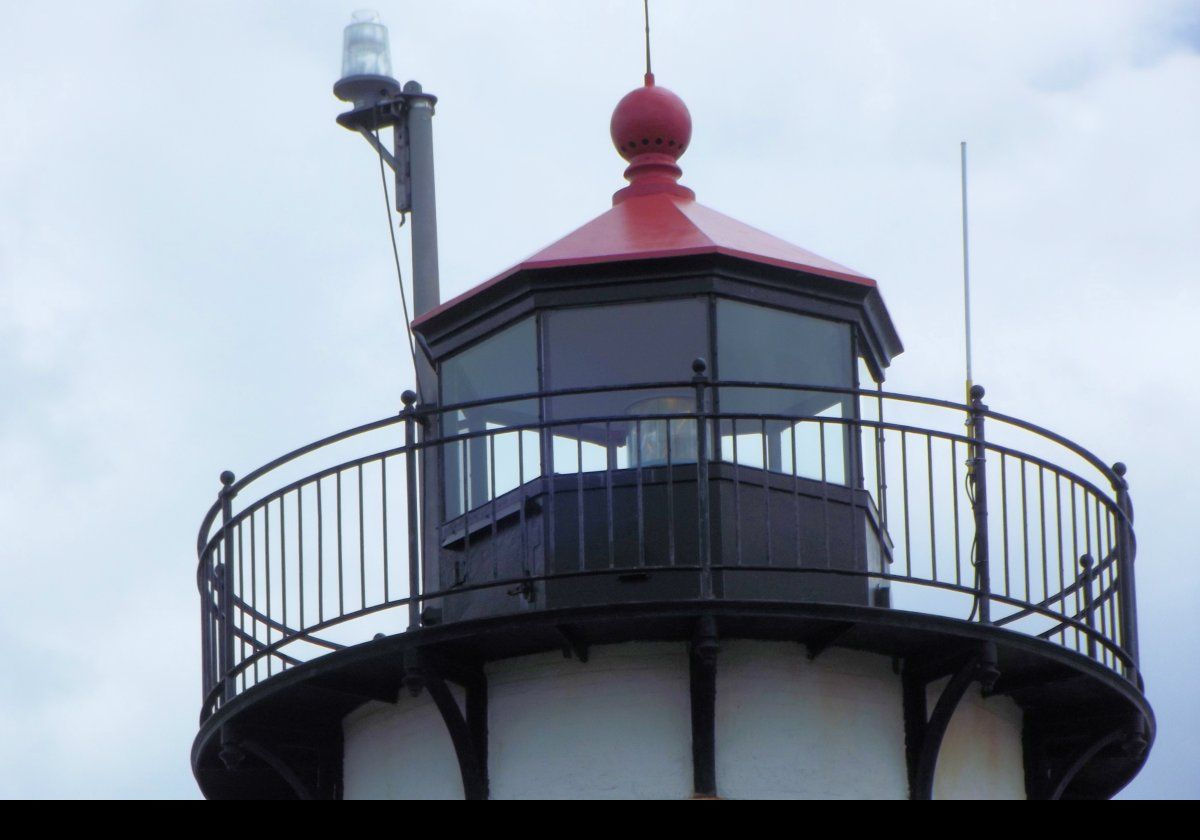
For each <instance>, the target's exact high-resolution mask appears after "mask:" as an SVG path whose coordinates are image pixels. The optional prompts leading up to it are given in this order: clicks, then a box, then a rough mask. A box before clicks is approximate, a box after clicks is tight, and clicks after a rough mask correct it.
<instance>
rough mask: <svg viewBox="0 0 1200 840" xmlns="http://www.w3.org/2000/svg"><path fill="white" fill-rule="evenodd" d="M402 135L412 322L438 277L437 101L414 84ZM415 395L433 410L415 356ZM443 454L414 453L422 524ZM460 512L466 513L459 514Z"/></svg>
mask: <svg viewBox="0 0 1200 840" xmlns="http://www.w3.org/2000/svg"><path fill="white" fill-rule="evenodd" d="M404 99H405V103H406V108H405V112H404V130H405V134H406V135H407V137H408V144H409V155H408V157H409V172H410V186H411V192H412V223H411V224H410V225H409V235H410V237H411V239H410V241H411V243H412V276H413V317H419V316H421V315H424V314H425V313H426V312H429V311H430V310H431V309H433V308H435V307H436V306H437V305H438V304H439V303H440V302H441V290H440V280H439V272H438V235H437V198H436V190H435V187H434V168H433V114H434V105H435V103H436V102H437V99H436V97H434V96H431V95H430V94H427V93H424V92H423V91H422V89H421V85H420V84H419V83H417V82H406V83H405V85H404ZM416 367H417V389H416V390H417V392H418V393H419V394H420V395H421V396H420V400H421V404H422V406H423V407H425V408H428V407H430V406H432V405H434V404H435V403H436V402H437V400H438V399H439V389H438V376H437V371H436V370H434V368H433V365H432V364H431V363H430V361H429V359H428V357H427V356H426V355H425V353H424V352H419V353H417V365H416ZM418 433H419V435H420V438H421V440H425V439H426V438H427V437H428V436H429V435H430V434H431V433H435V432H433V430H432V429H430V428H427V427H426V425H425V424H421V426H420V427H419V429H418ZM442 455H444V450H442V449H439V448H436V447H432V446H426V447H421V449H420V451H419V457H418V461H419V467H420V473H421V475H420V485H421V494H420V500H421V518H422V520H423V521H425V522H437V521H439V519H440V515H441V511H440V510H439V500H440V498H441V494H440V492H439V486H438V485H439V482H440V481H441V456H442ZM464 513H465V510H464ZM423 536H424V543H423V548H424V554H423V559H424V562H425V563H427V564H428V565H427V566H426V567H425V568H424V569H423V570H422V573H423V574H424V580H425V585H426V588H428V589H431V590H440V589H444V588H445V587H444V586H443V585H442V582H441V580H440V570H439V569H438V556H439V553H440V552H439V549H440V546H439V545H438V529H437V528H426V529H424V532H423Z"/></svg>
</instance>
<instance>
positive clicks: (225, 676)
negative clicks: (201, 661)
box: [219, 470, 237, 702]
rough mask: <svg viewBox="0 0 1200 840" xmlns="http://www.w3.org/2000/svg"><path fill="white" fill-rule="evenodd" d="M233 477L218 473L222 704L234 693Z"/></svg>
mask: <svg viewBox="0 0 1200 840" xmlns="http://www.w3.org/2000/svg"><path fill="white" fill-rule="evenodd" d="M234 478H235V476H234V474H233V473H232V472H230V471H229V470H225V472H223V473H221V491H220V494H219V495H220V499H221V540H222V548H221V561H222V562H221V600H220V604H221V659H220V662H221V681H222V684H223V692H222V693H223V696H224V700H225V702H229V701H230V700H232V699H233V698H234V695H235V694H236V693H237V686H236V683H235V682H234V681H233V680H231V679H229V674H230V672H231V671H233V639H234V632H233V613H234V609H233V526H232V525H231V524H230V521H231V520H232V519H233V497H234V496H236V495H237V493H236V491H234V490H232V489H231V488H232V486H233V482H234Z"/></svg>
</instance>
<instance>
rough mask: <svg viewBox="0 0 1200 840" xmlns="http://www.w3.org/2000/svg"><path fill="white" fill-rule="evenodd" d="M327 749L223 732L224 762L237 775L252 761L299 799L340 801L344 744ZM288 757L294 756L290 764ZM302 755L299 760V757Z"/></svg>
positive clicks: (229, 731)
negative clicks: (290, 744)
mask: <svg viewBox="0 0 1200 840" xmlns="http://www.w3.org/2000/svg"><path fill="white" fill-rule="evenodd" d="M336 740H337V743H330V744H327V745H325V746H324V747H322V746H320V745H318V746H317V747H316V748H315V749H314V746H313V745H312V744H308V743H306V744H302V745H296V746H295V747H288V746H287V745H275V744H269V743H267V742H265V741H263V740H261V739H258V738H244V737H241V736H240V735H239V734H238V733H236V732H234V731H232V730H229V729H228V728H226V729H224V730H222V732H221V742H222V745H221V752H220V757H221V762H222V763H223V764H224V765H225V769H226V770H229V771H231V772H234V773H236V772H237V771H239V770H242V769H246V768H247V767H248V765H247V761H248V759H250V757H253V758H255V759H257V760H258V762H261V763H262V764H265V765H266V766H267V767H269V768H270V769H271V770H273V771H274V772H275V773H276V774H277V775H278V776H279V778H280V779H281V780H282V781H283V782H284V784H286V785H287V787H288V788H289V789H290V790H291V791H292V793H293V794H294V795H295V796H296V798H297V799H301V800H313V799H338V798H340V797H341V762H342V755H341V740H340V738H338V739H336ZM285 753H291V754H292V757H293V760H289V758H288V757H287V755H285ZM297 753H298V754H299V760H295V759H296V754H297Z"/></svg>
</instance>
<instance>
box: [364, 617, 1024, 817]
mask: <svg viewBox="0 0 1200 840" xmlns="http://www.w3.org/2000/svg"><path fill="white" fill-rule="evenodd" d="M486 673H487V678H488V774H489V783H490V791H491V796H492V798H494V799H571V798H614V799H627V798H656V799H680V798H686V797H689V796H691V793H692V754H691V706H690V694H689V672H688V648H687V645H686V644H684V643H670V642H664V643H631V644H624V645H610V646H603V647H593V648H592V650H591V655H590V657H589V661H588V662H586V663H581V662H578V661H576V660H574V659H564V658H563V657H562V655H561V654H559V653H547V654H539V655H535V656H525V657H518V658H514V659H509V660H503V661H500V662H495V663H492V664H490V665H489V666H488V667H487V669H486ZM940 687H941V686H940V684H935V685H934V686H931V688H930V708H931V709H932V707H933V704H934V703H935V702H936V699H937V693H936V692H937V690H939V689H940ZM716 696H717V705H716V760H717V789H718V792H719V794H720V795H721V796H722V797H727V798H731V799H755V798H758V799H777V798H780V799H781V798H829V799H834V798H836V799H904V798H907V797H908V779H907V773H906V769H905V751H904V714H903V706H902V695H901V682H900V677H899V676H898V675H897V674H896V673H894V671H893V668H892V661H891V659H890V658H888V657H884V656H878V655H873V654H866V653H857V652H852V651H845V650H839V649H831V650H828V651H826V652H824V653H822V654H821V655H820V656H819V657H817V658H816V659H815V660H809V659H808V657H807V656H806V654H805V648H804V647H803V646H801V645H798V644H791V643H785V642H757V641H739V640H726V641H723V642H722V643H721V649H720V654H719V656H718V660H717V695H716ZM461 699H462V698H461V696H459V700H460V703H461ZM343 728H344V734H345V756H344V766H343V779H344V785H345V790H344V795H345V797H346V798H347V799H380V798H383V799H388V798H420V799H432V798H461V797H462V795H463V788H462V781H461V778H460V776H459V771H458V764H457V761H456V759H455V754H454V749H453V746H452V745H451V741H450V738H449V736H448V735H447V733H446V729H445V725H444V724H443V722H442V720H441V717H440V716H439V714H438V712H437V709H436V707H435V706H434V704H433V702H432V701H431V700H430V699H429V696H428V693H424V694H422V695H421V696H420V697H418V698H411V697H408V696H407V695H404V696H402V697H401V698H400V700H399V702H398V703H397V704H396V705H388V704H384V703H369V704H367V705H365V706H363V707H361V708H360V709H358V710H357V711H355V712H353V713H352V714H350V715H348V716H347V717H346V719H345V721H344V726H343ZM934 792H935V797H936V798H1024V795H1025V792H1024V771H1023V765H1022V754H1021V713H1020V710H1019V709H1018V708H1017V707H1016V705H1015V704H1013V703H1012V702H1011V701H1010V700H1007V699H1004V698H989V699H984V698H982V697H981V696H980V694H979V692H978V690H977V689H975V690H973V691H971V692H969V693H968V695H967V697H965V698H964V699H963V701H962V703H961V704H960V706H959V708H958V711H957V712H956V714H955V716H954V719H953V720H952V722H951V724H950V727H949V729H948V731H947V733H946V737H945V741H944V744H943V748H942V753H941V758H940V760H939V763H938V771H937V774H936V777H935V788H934Z"/></svg>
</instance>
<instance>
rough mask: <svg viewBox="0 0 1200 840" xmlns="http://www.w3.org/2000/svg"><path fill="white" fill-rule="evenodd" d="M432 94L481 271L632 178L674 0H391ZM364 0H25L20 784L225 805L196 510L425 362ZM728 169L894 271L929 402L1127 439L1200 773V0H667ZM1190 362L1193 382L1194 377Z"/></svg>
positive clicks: (1173, 732)
mask: <svg viewBox="0 0 1200 840" xmlns="http://www.w3.org/2000/svg"><path fill="white" fill-rule="evenodd" d="M377 8H378V9H379V11H380V13H381V15H382V17H383V19H384V22H385V23H387V24H388V25H389V26H390V28H391V32H392V43H393V64H394V67H395V70H396V74H397V75H398V76H400V78H401V79H402V80H403V79H407V78H416V79H419V80H420V81H421V82H422V83H424V84H425V86H426V88H427V89H428V90H430V91H432V92H434V93H436V94H437V95H438V96H439V97H440V101H439V104H438V111H437V117H436V120H435V140H436V144H437V145H436V158H437V167H438V173H437V175H438V190H439V192H438V210H439V220H438V221H439V229H440V235H441V255H442V264H441V273H442V287H443V295H444V297H449V296H451V295H453V294H457V293H459V292H461V291H464V290H466V289H467V288H469V287H470V286H472V285H474V284H475V283H478V282H480V281H482V280H485V279H487V278H488V277H491V276H492V275H494V274H496V273H498V272H499V271H500V270H502V269H504V268H505V267H507V266H508V265H510V264H512V263H514V262H516V261H518V260H519V259H521V258H522V257H524V256H526V255H527V254H529V253H531V252H533V251H535V250H537V249H538V248H539V247H541V246H543V245H545V244H547V243H548V242H550V241H552V240H553V239H556V238H557V237H559V236H561V235H562V234H564V233H566V232H568V231H569V230H570V229H572V228H574V227H575V226H577V225H578V224H581V223H583V222H584V221H586V220H588V219H589V218H591V217H592V216H594V215H597V214H598V213H600V212H602V211H603V210H604V209H605V208H606V207H608V206H609V202H610V195H611V193H612V192H613V191H614V190H615V189H617V188H618V187H620V186H621V184H622V183H623V182H622V180H621V177H620V176H621V171H622V168H623V164H622V162H621V161H620V160H619V158H618V157H617V156H616V154H615V152H614V151H613V150H612V147H611V144H610V141H609V139H608V120H609V116H610V114H611V111H612V107H613V105H614V104H615V103H616V102H617V100H618V99H619V98H620V97H621V95H623V94H624V93H625V92H626V91H627V90H629V89H630V88H632V87H634V86H636V85H637V84H639V83H640V78H641V71H642V67H641V62H642V42H641V18H640V15H641V3H640V2H637V0H620V2H617V1H616V0H612V2H586V3H585V2H566V1H565V0H555V2H540V3H535V2H516V1H515V0H513V2H505V3H478V2H457V1H456V0H446V2H438V3H410V2H391V3H387V2H383V3H379V4H377ZM353 9H354V6H353V5H342V4H339V3H334V2H320V3H317V2H300V0H286V2H285V1H284V0H278V1H277V2H255V3H250V2H238V3H233V2H165V0H163V1H162V2H143V3H134V2H97V0H90V1H89V2H85V3H80V2H58V3H54V4H49V3H31V2H24V1H23V0H0V13H2V15H0V21H2V24H0V113H3V115H4V118H3V123H2V128H0V386H2V387H3V392H4V397H5V398H4V400H3V401H2V402H0V475H3V476H4V480H3V482H0V535H2V538H0V570H2V572H3V584H0V651H2V653H0V664H2V669H3V674H4V677H3V679H2V680H0V795H5V796H18V797H24V796H40V797H49V796H104V797H114V796H141V797H146V796H152V797H159V796H163V797H188V796H195V795H197V790H196V786H195V783H194V782H193V780H192V778H191V773H190V769H189V765H188V751H189V748H190V743H191V738H192V736H193V735H194V733H195V729H196V715H197V714H198V711H199V700H200V684H199V679H200V674H199V656H198V649H199V633H198V626H197V625H198V620H197V613H198V609H197V596H196V592H195V587H194V580H195V578H194V573H195V562H196V559H195V556H194V544H195V531H196V528H197V526H198V524H199V521H200V518H201V516H202V515H203V514H204V512H205V510H206V508H207V506H208V505H209V504H210V503H211V501H212V499H213V497H214V494H215V491H216V489H217V486H218V485H217V475H218V473H219V472H220V471H221V470H222V469H227V468H228V469H233V470H235V471H236V472H237V473H239V474H243V473H245V472H247V471H248V470H250V469H252V468H253V467H255V466H258V465H259V464H261V463H264V462H265V461H267V460H269V459H271V458H273V457H274V456H275V455H277V454H280V453H282V452H284V451H287V450H290V449H292V448H294V447H296V446H298V445H300V444H303V443H306V442H308V441H310V440H313V439H315V438H318V437H320V436H323V435H325V434H328V433H330V432H333V431H336V430H339V429H342V428H345V427H348V426H351V425H354V424H357V423H359V422H363V421H366V420H369V419H374V418H376V417H380V416H383V415H386V414H391V413H393V412H395V411H396V410H397V409H398V407H399V394H400V392H401V391H402V390H403V389H404V388H405V387H408V386H409V385H410V384H411V382H412V376H411V370H410V363H409V362H408V361H407V349H406V347H405V344H404V337H403V331H402V319H401V315H400V305H399V299H398V296H397V293H396V282H395V277H394V274H393V269H392V266H391V254H390V251H389V249H388V248H389V246H388V234H387V229H386V224H385V222H384V219H383V208H382V199H381V197H380V194H379V181H378V177H379V176H378V170H377V168H376V167H377V162H376V159H375V157H374V156H373V153H371V151H370V149H369V148H368V147H367V145H366V144H365V143H363V141H362V140H361V139H359V138H357V137H355V136H353V135H351V134H349V133H348V132H346V131H344V130H343V129H341V128H339V127H338V126H337V125H336V124H335V123H334V121H333V118H334V116H335V115H336V114H337V113H338V112H339V110H341V103H339V102H337V101H336V100H335V99H334V98H333V96H332V94H331V92H330V87H331V85H332V83H333V81H334V79H335V78H336V77H337V75H338V72H339V69H340V65H339V62H340V49H341V30H342V27H343V26H344V25H345V24H346V23H347V22H348V21H349V17H350V13H351V11H352V10H353ZM652 17H653V21H654V27H655V28H654V65H655V68H654V69H655V72H656V75H657V78H658V81H659V83H660V84H662V85H664V86H667V87H670V88H671V89H673V90H674V91H676V92H677V93H679V94H680V95H681V96H682V97H683V98H684V99H685V101H686V102H687V103H688V106H689V108H690V109H691V112H692V117H693V122H694V133H693V141H692V145H691V148H690V149H689V151H688V154H687V155H686V156H685V157H684V158H683V160H682V161H681V163H682V166H683V169H684V182H685V183H686V184H687V185H689V186H690V187H692V188H693V189H695V191H696V193H697V197H698V199H699V200H700V201H701V202H703V203H705V204H707V205H709V206H711V207H714V208H716V209H719V210H721V211H722V212H725V213H727V214H729V215H732V216H734V217H735V218H738V219H741V220H743V221H746V222H748V223H750V224H753V225H755V226H757V227H760V228H763V229H765V230H767V231H770V232H771V233H774V234H777V235H779V236H781V237H783V238H785V239H787V240H789V241H792V242H795V243H796V244H798V245H801V246H804V247H806V248H809V249H810V250H813V251H815V252H817V253H819V254H821V255H823V256H826V257H828V258H830V259H833V260H836V261H838V262H840V263H842V264H845V265H848V266H851V267H853V268H855V269H857V270H859V271H862V272H864V273H866V274H869V275H871V276H873V277H876V278H878V280H879V282H880V285H881V288H882V290H883V294H884V298H885V300H886V301H887V304H888V307H889V309H890V311H891V313H892V316H893V318H894V320H895V322H896V325H897V327H898V329H899V331H900V334H901V336H902V338H903V339H904V342H905V346H906V348H907V349H906V352H905V353H904V355H902V356H901V357H899V358H898V359H897V360H896V361H895V363H894V364H893V366H892V368H891V370H890V371H889V380H888V385H889V387H891V388H893V389H894V390H898V391H905V392H917V393H924V394H928V395H932V396H939V397H945V398H951V399H954V398H957V397H958V396H959V395H960V392H961V387H962V386H961V382H962V378H963V373H962V368H961V364H960V362H959V359H960V358H961V354H962V323H961V296H960V295H961V293H960V276H961V275H960V250H959V207H958V200H959V199H958V188H959V183H958V143H959V141H960V140H963V139H966V140H968V141H969V143H970V155H971V211H972V216H971V221H972V272H973V279H974V283H975V285H974V306H975V316H976V320H975V339H976V346H975V358H976V379H977V380H978V381H980V382H982V383H983V384H985V385H986V386H987V388H988V394H989V400H988V401H989V403H990V404H991V406H992V407H993V408H995V409H997V410H999V411H1003V412H1006V413H1011V414H1016V415H1019V416H1023V417H1026V418H1028V419H1030V420H1034V421H1036V422H1040V423H1042V424H1044V425H1047V426H1049V427H1051V428H1053V429H1056V430H1058V431H1060V432H1063V433H1065V434H1067V435H1068V436H1069V437H1071V438H1073V439H1075V440H1077V441H1079V442H1081V443H1082V444H1084V445H1085V446H1087V447H1089V448H1090V449H1092V450H1093V451H1095V452H1096V453H1098V454H1099V455H1100V457H1102V458H1104V459H1105V460H1106V461H1115V460H1123V461H1126V462H1127V463H1128V464H1129V479H1130V483H1131V487H1132V493H1133V499H1134V502H1135V505H1136V508H1137V523H1136V524H1137V533H1138V547H1139V552H1138V587H1139V596H1140V600H1139V612H1140V617H1141V632H1142V653H1143V670H1144V673H1145V678H1146V684H1147V690H1148V693H1149V696H1150V699H1151V701H1152V702H1153V704H1154V707H1155V709H1156V712H1157V714H1158V721H1159V734H1158V741H1157V743H1156V744H1155V745H1154V749H1153V753H1152V755H1151V757H1150V760H1149V763H1148V765H1147V767H1146V768H1145V770H1144V771H1143V772H1142V774H1141V775H1140V776H1139V778H1138V779H1137V780H1136V781H1135V782H1134V783H1133V784H1132V785H1131V786H1130V787H1129V788H1128V789H1127V791H1126V793H1125V794H1124V795H1127V796H1139V797H1156V796H1158V797H1161V796H1176V797H1180V796H1191V797H1195V796H1197V795H1200V725H1198V724H1197V715H1196V710H1197V697H1200V684H1198V677H1197V673H1198V672H1197V669H1196V667H1195V666H1196V650H1197V645H1198V644H1200V617H1198V613H1200V607H1198V606H1197V605H1198V604H1200V557H1198V556H1197V554H1198V552H1197V549H1196V545H1197V540H1196V538H1195V536H1194V534H1193V533H1192V530H1193V528H1195V527H1196V521H1197V518H1198V516H1197V511H1198V510H1200V487H1198V483H1197V476H1198V475H1200V448H1198V447H1197V445H1196V440H1195V438H1196V429H1197V417H1200V396H1198V392H1197V389H1196V388H1195V386H1194V385H1193V383H1192V381H1191V377H1190V374H1188V371H1189V370H1190V369H1191V368H1192V366H1193V364H1194V361H1193V360H1194V356H1195V354H1196V346H1195V337H1196V334H1197V331H1198V329H1200V323H1198V320H1200V283H1198V282H1197V281H1198V280H1200V278H1198V276H1197V274H1198V271H1200V269H1198V268H1197V267H1198V266H1200V235H1198V234H1200V189H1198V186H1200V183H1198V179H1197V175H1198V167H1197V164H1196V150H1197V149H1200V5H1198V4H1197V3H1196V2H1194V0H1193V2H1167V0H1162V2H1149V1H1148V0H1137V2H1101V0H1080V1H1079V2H1067V0H1055V2H1040V1H1036V2H1035V0H1028V2H990V3H989V2H983V0H978V2H949V1H948V0H947V2H917V1H916V0H910V2H904V3H899V2H891V0H886V1H885V2H875V3H868V2H839V3H816V2H782V3H769V2H740V3H731V2H720V3H718V2H700V0H687V1H686V2H685V0H655V2H654V3H653V11H652ZM1185 374H1188V375H1185Z"/></svg>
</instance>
